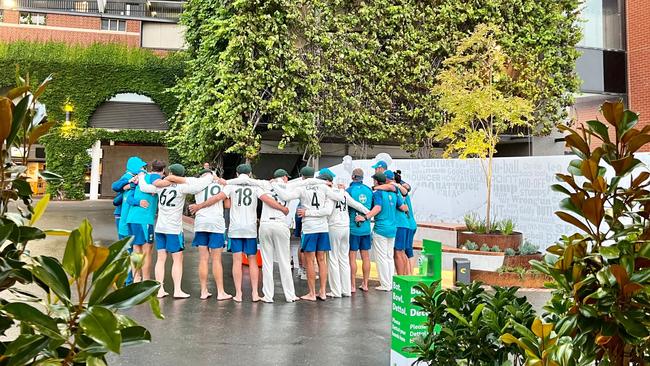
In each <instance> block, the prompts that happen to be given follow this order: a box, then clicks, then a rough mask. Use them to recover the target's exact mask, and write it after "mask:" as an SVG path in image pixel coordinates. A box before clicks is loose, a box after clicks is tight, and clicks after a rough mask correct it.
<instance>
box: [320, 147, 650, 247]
mask: <svg viewBox="0 0 650 366" xmlns="http://www.w3.org/2000/svg"><path fill="white" fill-rule="evenodd" d="M638 158H639V159H640V160H642V161H643V162H644V163H646V164H648V163H650V154H641V155H639V156H638ZM572 159H575V157H574V156H564V155H562V156H543V157H519V158H499V159H495V161H494V181H493V195H492V197H493V200H492V210H493V214H494V215H496V217H497V219H505V218H509V219H512V220H513V221H514V222H515V223H516V225H517V231H521V232H523V233H524V237H525V238H527V239H529V240H530V241H531V242H533V243H534V244H537V245H539V246H540V247H541V248H546V247H548V246H550V245H552V244H553V243H554V242H555V241H556V240H557V239H559V238H560V237H561V236H562V235H563V234H571V233H573V232H575V231H574V230H573V229H572V226H570V225H568V224H565V223H564V222H563V221H562V220H560V219H559V218H557V217H556V216H555V215H554V212H555V211H557V210H558V209H559V202H560V200H562V199H563V198H564V197H566V196H564V195H562V194H560V193H556V192H553V191H551V189H550V186H551V185H552V184H555V183H558V182H557V181H556V179H555V174H556V173H558V172H564V173H566V167H567V166H568V164H569V162H570V161H571V160H572ZM373 163H374V161H373V160H352V161H348V162H346V163H343V164H339V165H336V166H334V167H332V168H331V169H332V171H333V172H334V173H335V174H336V175H337V177H336V179H342V180H343V181H344V182H345V183H347V182H349V181H350V175H351V172H352V169H353V168H357V167H360V168H363V169H364V172H365V178H366V180H365V183H366V184H368V185H372V182H371V178H370V176H371V175H372V174H373V173H374V170H373V169H372V168H371V166H372V164H373ZM389 169H392V170H396V169H401V170H402V177H403V180H404V181H406V182H408V183H410V184H411V185H412V186H413V187H414V190H413V196H412V202H413V206H414V207H413V210H414V211H415V217H416V219H417V221H418V222H449V223H452V222H453V223H462V222H463V216H464V215H465V214H466V213H469V212H475V213H477V214H479V215H480V216H481V217H484V216H485V208H486V190H485V180H484V176H483V172H482V169H481V167H480V163H479V161H478V160H475V159H467V160H460V159H426V160H424V159H423V160H393V161H392V163H389ZM644 169H646V170H647V168H644Z"/></svg>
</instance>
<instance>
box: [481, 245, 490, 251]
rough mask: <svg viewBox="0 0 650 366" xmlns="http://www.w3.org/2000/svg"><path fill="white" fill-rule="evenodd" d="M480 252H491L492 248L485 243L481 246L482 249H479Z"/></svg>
mask: <svg viewBox="0 0 650 366" xmlns="http://www.w3.org/2000/svg"><path fill="white" fill-rule="evenodd" d="M479 250H480V251H481V252H489V251H490V246H489V245H487V244H485V243H483V244H482V245H481V249H479Z"/></svg>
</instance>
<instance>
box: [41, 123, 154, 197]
mask: <svg viewBox="0 0 650 366" xmlns="http://www.w3.org/2000/svg"><path fill="white" fill-rule="evenodd" d="M164 139H165V133H164V132H156V131H141V130H121V131H108V130H104V129H100V128H76V127H64V126H59V127H55V128H54V129H52V131H51V132H50V134H48V135H46V136H44V137H43V143H44V144H45V146H46V155H47V167H48V169H50V170H51V171H53V172H57V173H59V174H60V175H61V176H62V177H63V181H61V182H60V183H58V184H48V186H47V190H48V193H51V194H55V195H57V197H59V198H64V199H73V200H81V199H84V197H85V194H84V192H85V189H84V185H85V183H84V179H83V178H84V174H85V172H86V169H87V166H88V165H89V164H90V162H91V158H90V155H88V153H87V150H88V149H90V148H91V147H92V145H93V143H94V142H95V141H97V140H102V141H108V140H113V141H128V142H142V143H162V142H163V141H164Z"/></svg>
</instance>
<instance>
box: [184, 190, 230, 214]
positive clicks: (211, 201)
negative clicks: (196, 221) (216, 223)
mask: <svg viewBox="0 0 650 366" xmlns="http://www.w3.org/2000/svg"><path fill="white" fill-rule="evenodd" d="M226 198H227V197H226V194H225V193H223V192H219V194H216V195H214V196H212V197H210V198H208V199H207V200H205V201H203V202H201V203H194V204H191V205H190V206H189V207H188V208H189V209H190V212H191V213H192V214H195V213H196V212H197V211H199V210H200V209H202V208H205V207H210V206H212V205H214V204H216V203H217V202H219V201H223V200H224V199H226Z"/></svg>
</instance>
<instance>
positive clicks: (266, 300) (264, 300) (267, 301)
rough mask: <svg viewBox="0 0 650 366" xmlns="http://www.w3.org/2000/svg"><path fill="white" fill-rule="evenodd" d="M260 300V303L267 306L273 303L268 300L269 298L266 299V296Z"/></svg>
mask: <svg viewBox="0 0 650 366" xmlns="http://www.w3.org/2000/svg"><path fill="white" fill-rule="evenodd" d="M260 300H261V301H262V302H265V303H267V304H272V303H273V299H269V298H267V297H266V296H265V297H263V298H261V299H260Z"/></svg>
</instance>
